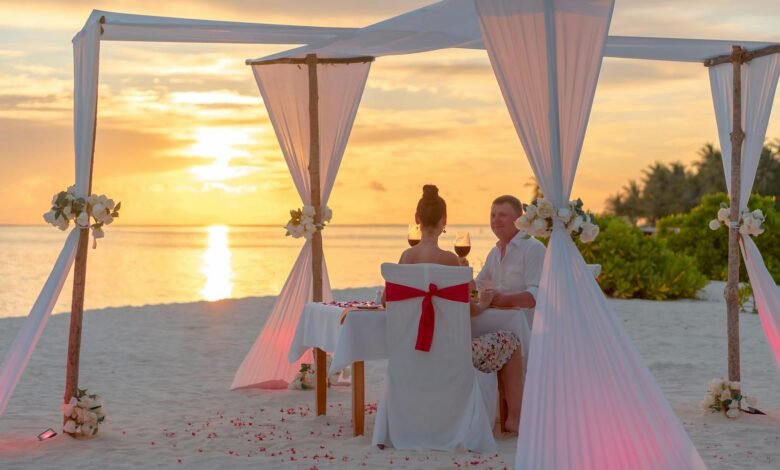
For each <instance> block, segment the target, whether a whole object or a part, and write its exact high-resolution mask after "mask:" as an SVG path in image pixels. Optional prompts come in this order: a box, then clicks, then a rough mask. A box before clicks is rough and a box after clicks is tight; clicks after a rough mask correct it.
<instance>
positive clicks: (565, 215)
mask: <svg viewBox="0 0 780 470" xmlns="http://www.w3.org/2000/svg"><path fill="white" fill-rule="evenodd" d="M558 217H560V218H561V219H563V220H564V221H566V222H568V221H569V217H571V211H570V210H569V209H567V208H565V207H564V208H561V209H558Z"/></svg>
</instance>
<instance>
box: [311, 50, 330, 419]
mask: <svg viewBox="0 0 780 470" xmlns="http://www.w3.org/2000/svg"><path fill="white" fill-rule="evenodd" d="M306 66H307V68H308V71H309V182H310V184H311V204H312V206H314V210H315V214H314V223H316V224H318V223H320V221H321V220H322V214H321V210H320V205H321V204H320V120H319V93H318V84H317V55H316V54H308V55H307V56H306ZM311 251H312V253H311V269H312V292H313V295H312V300H313V301H314V302H321V301H322V234H321V233H320V231H316V232H314V234H313V235H312V238H311ZM314 369H315V371H316V374H317V396H316V405H317V415H318V416H321V415H324V414H325V408H326V400H327V390H328V374H327V370H326V369H327V361H326V356H325V351H323V350H322V349H320V348H314Z"/></svg>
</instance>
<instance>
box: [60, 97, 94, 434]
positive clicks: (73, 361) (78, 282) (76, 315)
mask: <svg viewBox="0 0 780 470" xmlns="http://www.w3.org/2000/svg"><path fill="white" fill-rule="evenodd" d="M96 134H97V100H95V122H94V123H93V124H92V155H91V157H90V161H89V181H88V183H87V196H89V195H90V194H92V170H93V169H94V166H95V135H96ZM84 209H85V210H86V207H85V208H84ZM88 252H89V228H82V229H80V230H79V243H78V248H77V250H76V260H75V262H74V267H73V294H72V296H71V303H70V332H69V333H68V362H67V365H66V369H65V394H64V396H63V402H64V403H68V402H69V401H70V398H71V397H75V396H76V392H77V391H78V387H79V359H80V356H81V329H82V324H83V317H84V291H85V290H86V285H87V253H88ZM64 421H65V418H64V417H63V422H64Z"/></svg>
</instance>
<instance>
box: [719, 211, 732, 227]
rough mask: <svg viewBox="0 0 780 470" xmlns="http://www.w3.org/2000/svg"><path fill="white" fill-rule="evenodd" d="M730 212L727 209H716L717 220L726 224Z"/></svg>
mask: <svg viewBox="0 0 780 470" xmlns="http://www.w3.org/2000/svg"><path fill="white" fill-rule="evenodd" d="M730 211H731V210H730V209H729V208H728V207H721V208H720V209H718V220H720V221H721V222H723V223H724V224H728V222H729V213H730Z"/></svg>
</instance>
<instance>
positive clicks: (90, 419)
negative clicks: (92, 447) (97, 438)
mask: <svg viewBox="0 0 780 470" xmlns="http://www.w3.org/2000/svg"><path fill="white" fill-rule="evenodd" d="M97 420H98V416H97V414H95V413H94V412H92V411H87V413H86V415H84V423H86V424H89V425H90V426H97Z"/></svg>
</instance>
